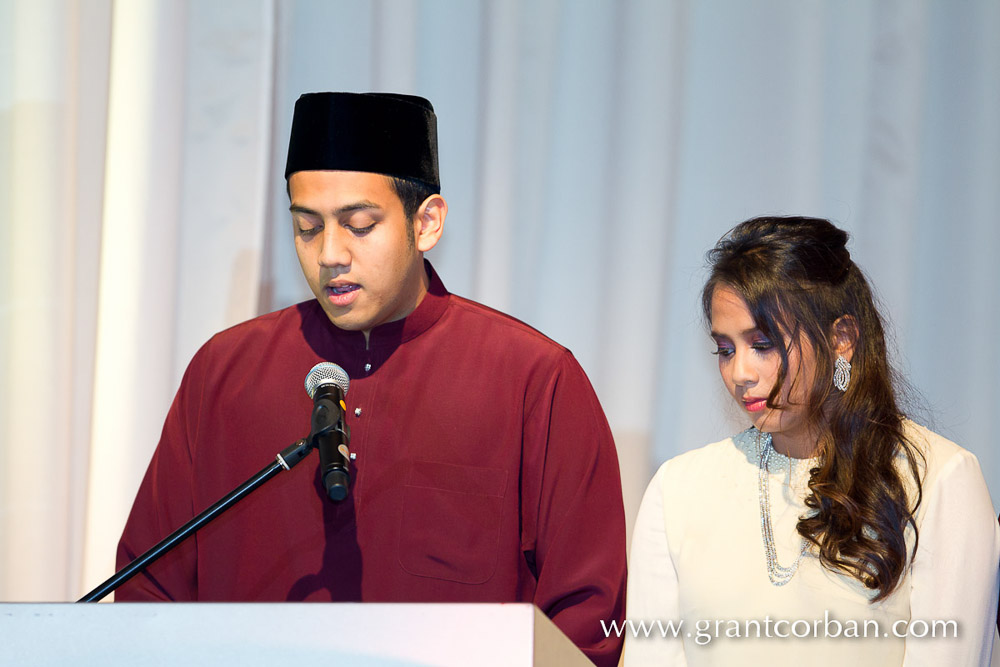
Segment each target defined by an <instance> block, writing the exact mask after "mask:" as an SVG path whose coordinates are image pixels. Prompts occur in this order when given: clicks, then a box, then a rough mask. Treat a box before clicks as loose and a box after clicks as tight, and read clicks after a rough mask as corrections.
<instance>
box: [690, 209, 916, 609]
mask: <svg viewBox="0 0 1000 667" xmlns="http://www.w3.org/2000/svg"><path fill="white" fill-rule="evenodd" d="M847 239H848V234H847V232H845V231H843V230H841V229H838V228H837V227H835V226H834V225H833V224H831V223H830V222H829V221H827V220H822V219H818V218H802V217H762V218H753V219H751V220H747V221H746V222H742V223H740V224H739V225H737V226H736V227H734V228H733V229H732V230H730V231H729V232H728V233H727V234H726V235H725V236H723V237H722V239H721V240H720V241H719V242H718V243H717V244H716V246H715V248H714V249H712V250H711V251H709V253H708V259H709V263H710V267H711V274H710V276H709V279H708V281H707V282H706V284H705V288H704V290H703V291H702V308H703V310H704V314H705V318H706V320H707V321H709V322H711V303H712V295H713V294H714V292H715V289H716V287H717V286H719V285H725V286H728V287H730V288H732V289H734V290H735V291H736V292H737V293H739V294H740V295H741V296H742V297H743V300H744V301H745V302H746V304H747V307H748V309H749V311H750V314H751V316H752V317H753V319H754V322H755V325H756V327H757V328H758V329H760V331H761V333H763V334H764V335H765V336H767V337H768V338H770V339H771V340H772V341H782V340H788V343H787V346H786V345H780V344H776V345H775V349H776V350H777V351H778V353H779V354H780V356H781V368H780V370H779V373H778V380H777V382H776V383H775V386H774V387H773V388H772V389H771V392H770V395H769V396H768V398H767V406H768V407H769V408H772V409H777V410H780V409H782V406H781V405H779V404H778V401H779V400H780V399H779V396H780V394H781V388H782V385H783V383H784V382H785V381H786V380H787V379H788V370H789V369H788V358H789V352H790V351H791V350H792V348H793V346H795V347H799V346H801V345H803V343H804V342H807V343H808V344H809V345H811V346H812V348H813V349H814V350H815V359H816V375H815V380H814V383H813V386H812V387H811V388H809V389H808V391H807V399H806V401H807V412H808V415H809V420H810V422H811V424H812V425H813V426H814V427H815V429H816V431H817V432H818V433H820V434H821V435H820V438H819V442H818V443H817V445H818V452H819V453H820V456H821V463H820V465H819V466H818V467H816V468H813V469H812V471H811V473H810V480H809V491H810V492H809V495H808V496H807V497H806V500H805V504H806V506H807V507H808V508H809V509H810V512H808V513H807V514H806V515H805V516H803V517H800V518H799V522H798V532H799V533H800V534H801V535H802V536H803V537H804V538H805V539H806V540H808V541H809V542H810V543H812V544H813V545H814V546H815V548H816V549H817V550H818V552H819V558H820V562H821V563H822V564H823V566H824V567H826V568H828V569H830V570H832V571H835V572H841V573H844V574H846V575H848V576H850V577H853V578H855V579H857V580H858V581H860V582H861V583H862V584H864V586H865V587H867V588H868V589H871V590H873V591H877V594H876V595H875V596H874V598H873V599H872V602H876V601H879V600H882V599H884V598H886V597H887V596H888V595H889V594H890V593H892V591H893V590H894V589H895V588H896V587H897V586H898V585H899V582H900V581H901V579H902V578H903V575H904V573H905V570H906V566H907V560H908V557H910V556H912V554H908V553H907V548H906V540H905V537H904V534H905V530H906V527H907V526H910V527H911V528H912V529H913V531H914V542H913V545H914V546H913V549H914V552H915V551H916V544H917V540H916V537H917V526H916V521H915V520H914V515H915V513H916V511H917V507H918V506H919V505H920V501H921V494H922V488H921V481H920V473H919V470H920V467H919V465H920V462H921V461H922V454H921V453H920V451H919V450H918V448H917V447H916V446H914V444H913V443H911V442H910V441H909V440H908V439H907V437H906V434H905V433H904V429H903V421H904V415H903V414H902V411H901V410H900V408H899V405H898V401H897V394H896V388H895V384H896V381H895V374H894V372H893V371H892V369H891V368H890V366H889V363H888V361H887V350H886V340H885V329H884V326H883V323H882V317H881V316H880V314H879V312H878V309H877V308H876V306H875V301H874V298H873V297H872V291H871V289H870V288H869V286H868V282H867V281H866V280H865V277H864V275H862V272H861V270H860V269H859V268H858V267H857V265H856V264H855V263H854V262H853V261H852V260H851V255H850V253H849V252H848V250H847ZM844 316H848V317H847V318H844ZM841 318H844V319H843V320H842V319H841ZM851 319H853V323H854V324H856V328H857V340H856V341H855V342H854V352H853V356H852V359H851V366H852V369H851V382H850V385H849V386H848V388H847V391H845V392H840V391H838V390H835V389H834V388H833V372H834V363H833V362H834V357H835V356H836V353H835V351H834V343H833V334H834V326H835V324H834V323H835V322H838V321H840V322H844V321H850V320H851ZM793 381H794V378H793ZM900 457H903V459H904V460H905V464H904V465H899V464H900V463H902V462H904V461H901V460H900ZM905 478H909V479H905ZM908 482H909V483H908ZM908 489H910V490H911V491H910V492H909V493H908Z"/></svg>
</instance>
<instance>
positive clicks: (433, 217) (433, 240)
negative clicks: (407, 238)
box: [413, 195, 448, 252]
mask: <svg viewBox="0 0 1000 667" xmlns="http://www.w3.org/2000/svg"><path fill="white" fill-rule="evenodd" d="M446 217H448V202H446V201H445V200H444V197H442V196H441V195H431V196H430V197H428V198H427V199H425V200H424V203H422V204H421V205H420V208H418V209H417V214H416V215H415V216H413V224H414V227H415V231H416V234H415V235H414V236H415V240H416V246H417V250H419V251H420V252H427V251H428V250H430V249H431V248H433V247H434V246H435V245H437V242H438V240H439V239H440V238H441V234H442V232H444V219H445V218H446Z"/></svg>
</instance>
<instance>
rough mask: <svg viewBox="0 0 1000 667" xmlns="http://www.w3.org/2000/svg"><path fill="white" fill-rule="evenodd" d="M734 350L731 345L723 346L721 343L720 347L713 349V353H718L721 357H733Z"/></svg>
mask: <svg viewBox="0 0 1000 667" xmlns="http://www.w3.org/2000/svg"><path fill="white" fill-rule="evenodd" d="M733 352H734V350H733V348H731V347H722V346H721V345H720V346H719V347H718V349H716V350H713V351H712V354H717V355H719V356H720V357H731V356H733Z"/></svg>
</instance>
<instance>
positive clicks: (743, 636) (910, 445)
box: [625, 218, 1000, 667]
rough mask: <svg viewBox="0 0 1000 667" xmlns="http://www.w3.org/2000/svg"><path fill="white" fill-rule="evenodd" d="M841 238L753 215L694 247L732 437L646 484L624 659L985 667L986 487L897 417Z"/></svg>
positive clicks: (873, 328) (993, 572) (953, 452)
mask: <svg viewBox="0 0 1000 667" xmlns="http://www.w3.org/2000/svg"><path fill="white" fill-rule="evenodd" d="M846 242H847V233H846V232H844V231H842V230H840V229H838V228H836V227H835V226H833V225H832V224H830V223H829V222H827V221H826V220H819V219H814V218H756V219H753V220H748V221H746V222H744V223H742V224H740V225H738V226H737V227H735V228H734V229H733V230H731V231H730V232H729V233H728V234H727V235H726V236H725V237H723V239H722V240H721V241H720V242H719V243H718V244H717V245H716V247H715V249H714V250H712V251H711V252H710V253H709V258H710V261H711V275H710V277H709V279H708V282H707V284H706V285H705V288H704V291H703V293H702V305H703V308H704V314H705V317H706V319H707V320H708V321H709V323H710V325H711V336H712V339H713V340H714V342H715V345H716V347H717V349H716V350H715V353H716V354H717V355H718V358H719V359H718V360H719V372H720V374H721V375H722V380H723V383H724V384H725V385H726V388H727V389H728V391H729V393H730V394H731V395H732V397H733V398H734V399H735V400H736V402H737V404H738V405H739V406H740V408H741V409H742V410H743V411H744V413H745V414H746V416H747V417H748V419H749V421H750V422H751V423H752V426H751V427H750V428H749V429H747V430H746V431H743V432H742V433H740V434H738V435H735V436H733V437H731V438H727V439H726V440H724V441H722V442H718V443H715V444H712V445H708V446H706V447H702V448H701V449H697V450H694V451H691V452H687V453H685V454H682V455H680V456H678V457H675V458H673V459H671V460H670V461H667V462H666V463H665V464H663V466H662V467H661V468H660V469H659V471H658V472H657V473H656V476H655V477H654V478H653V480H652V482H651V483H650V485H649V488H648V489H647V490H646V494H645V496H644V497H643V500H642V505H641V507H640V509H639V515H638V518H637V520H636V525H635V530H634V533H633V538H632V552H631V559H630V566H629V570H630V572H629V582H628V596H627V598H628V605H627V606H628V618H629V620H630V621H631V623H632V632H635V631H636V630H637V628H638V635H639V636H638V637H631V636H630V637H628V638H627V640H626V648H625V664H626V665H646V664H660V665H781V664H803V665H817V664H820V665H851V667H857V666H858V665H879V666H883V665H904V664H905V665H911V664H912V665H916V664H920V665H977V664H989V659H990V650H991V646H992V642H993V627H994V626H993V624H994V622H995V615H996V606H997V597H996V596H997V567H998V558H1000V530H998V526H997V521H996V518H995V517H994V515H993V506H992V503H991V501H990V496H989V492H988V491H987V488H986V484H985V482H984V480H983V475H982V473H981V471H980V469H979V464H978V462H977V460H976V458H975V456H973V455H972V454H970V453H969V452H967V451H965V450H964V449H962V448H960V447H958V446H957V445H956V444H954V443H952V442H949V441H948V440H945V439H944V438H942V437H941V436H939V435H936V434H934V433H932V432H930V431H929V430H927V429H925V428H923V427H921V426H918V425H917V424H915V423H913V422H911V421H909V420H907V419H906V418H905V417H904V416H903V415H902V413H901V411H900V408H899V406H898V403H897V398H896V390H895V388H894V386H893V382H892V373H891V371H890V368H889V365H888V363H887V361H886V344H885V336H884V333H883V327H882V322H881V318H880V316H879V313H878V311H877V310H876V308H875V304H874V301H873V298H872V294H871V290H870V289H869V287H868V284H867V282H866V281H865V278H864V276H863V275H862V273H861V271H860V270H859V269H858V267H857V266H856V265H855V264H854V262H852V261H851V257H850V254H849V253H848V251H847V248H846ZM640 621H645V622H646V623H647V624H646V625H645V626H644V627H643V626H639V625H638V624H639V622H640ZM935 621H937V623H936V624H935V623H934V622H935ZM671 623H673V625H670V624H671ZM646 629H648V630H650V632H649V636H648V637H645V636H642V635H643V634H645V632H646ZM956 634H957V637H956V636H955V635H956ZM664 635H665V636H664ZM919 635H925V636H924V637H922V638H918V637H919Z"/></svg>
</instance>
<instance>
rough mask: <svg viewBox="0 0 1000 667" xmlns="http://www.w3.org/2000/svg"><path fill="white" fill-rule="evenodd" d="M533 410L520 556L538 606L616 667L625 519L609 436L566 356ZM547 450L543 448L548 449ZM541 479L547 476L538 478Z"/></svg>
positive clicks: (593, 655)
mask: <svg viewBox="0 0 1000 667" xmlns="http://www.w3.org/2000/svg"><path fill="white" fill-rule="evenodd" d="M540 393H541V395H540V396H539V397H538V398H536V399H535V400H534V403H535V404H534V405H532V406H529V410H528V412H527V417H526V424H525V435H524V437H525V439H526V441H531V440H533V441H535V442H534V443H528V442H526V444H525V451H526V457H525V459H524V460H523V461H522V476H523V477H524V479H523V480H522V486H523V488H522V499H523V501H522V502H525V503H527V504H528V507H529V508H530V507H537V509H536V510H535V511H534V512H532V511H525V512H524V514H525V517H524V518H523V520H522V548H523V549H524V551H525V557H526V559H527V560H528V562H529V563H530V564H531V565H532V569H533V571H534V572H535V576H536V578H537V582H536V586H535V591H534V597H533V600H532V601H533V602H534V603H535V605H536V606H537V607H538V608H539V609H541V610H542V612H543V613H544V614H545V615H546V616H548V617H549V618H551V619H552V621H553V622H554V623H555V624H556V626H557V627H559V629H560V630H562V632H563V633H565V634H566V636H567V637H569V639H570V640H571V641H572V642H573V643H574V644H576V645H577V646H578V647H580V649H581V650H582V651H583V652H584V654H586V655H587V657H588V658H590V659H591V660H592V661H593V662H594V663H595V664H597V665H603V666H606V667H613V666H614V665H617V664H618V660H619V657H620V655H621V650H622V641H623V638H622V637H620V636H617V635H616V634H615V633H614V632H606V631H605V630H606V629H607V628H608V626H609V624H610V623H611V622H615V623H621V622H622V621H623V619H624V615H625V578H626V556H625V512H624V509H623V506H622V493H621V476H620V473H619V471H618V455H617V453H616V451H615V446H614V441H613V439H612V437H611V431H610V429H609V428H608V424H607V421H606V420H605V418H604V413H603V411H602V410H601V407H600V405H599V403H598V401H597V396H596V395H595V394H594V390H593V389H592V387H591V385H590V382H589V381H588V380H587V377H586V375H585V374H584V372H583V369H581V368H580V366H579V364H577V363H576V360H575V359H573V357H572V355H570V354H569V353H568V352H567V353H565V354H564V356H563V358H562V360H561V361H560V363H559V364H558V365H557V368H556V370H555V372H554V373H553V374H552V376H551V377H550V378H548V380H547V382H546V383H545V388H544V390H543V391H542V392H540ZM542 443H543V446H538V445H539V444H542ZM539 472H540V474H539Z"/></svg>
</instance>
